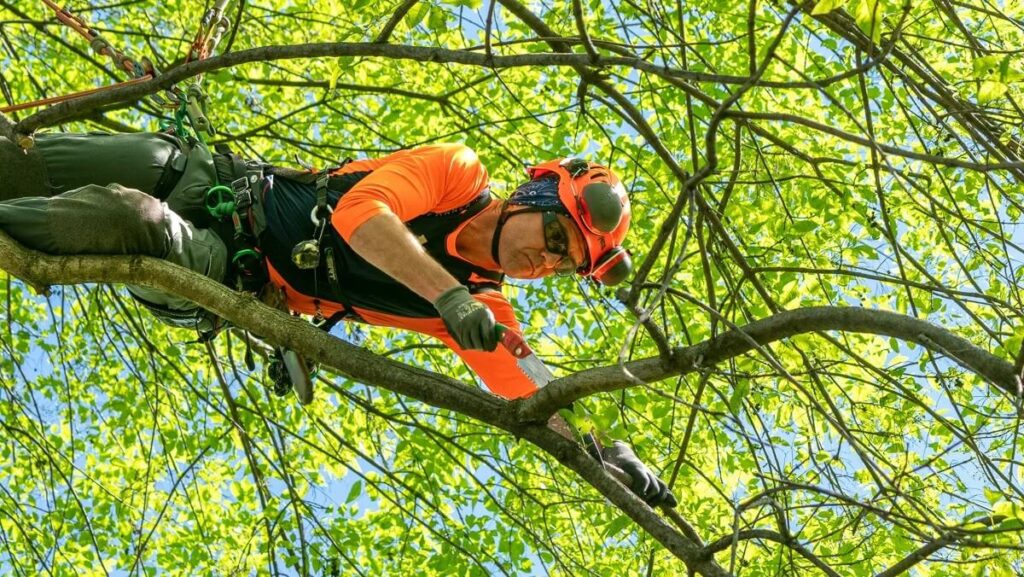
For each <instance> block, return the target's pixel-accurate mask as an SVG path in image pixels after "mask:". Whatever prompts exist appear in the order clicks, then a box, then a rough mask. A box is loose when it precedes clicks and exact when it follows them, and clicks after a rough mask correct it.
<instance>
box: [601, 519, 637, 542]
mask: <svg viewBox="0 0 1024 577" xmlns="http://www.w3.org/2000/svg"><path fill="white" fill-rule="evenodd" d="M632 522H633V520H632V519H630V518H629V516H628V515H619V516H618V517H616V518H615V519H613V520H612V522H611V523H608V526H607V527H606V528H605V530H604V537H605V539H608V538H610V537H612V536H614V535H617V534H618V533H619V532H620V531H622V530H623V529H625V528H626V526H627V525H629V524H630V523H632Z"/></svg>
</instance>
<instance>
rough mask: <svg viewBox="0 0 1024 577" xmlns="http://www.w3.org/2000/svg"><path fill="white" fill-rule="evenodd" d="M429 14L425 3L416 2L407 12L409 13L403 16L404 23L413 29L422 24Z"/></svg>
mask: <svg viewBox="0 0 1024 577" xmlns="http://www.w3.org/2000/svg"><path fill="white" fill-rule="evenodd" d="M428 14H430V4H428V3H426V2H418V3H417V4H416V5H415V6H413V7H412V9H411V10H409V13H408V14H406V15H405V20H404V21H405V23H406V24H407V25H408V26H409V28H415V27H417V26H419V25H420V24H422V23H423V21H424V20H425V19H426V18H427V15H428Z"/></svg>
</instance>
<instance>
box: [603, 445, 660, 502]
mask: <svg viewBox="0 0 1024 577" xmlns="http://www.w3.org/2000/svg"><path fill="white" fill-rule="evenodd" d="M601 458H603V459H604V462H605V463H608V464H610V465H615V466H616V467H618V468H620V469H622V470H623V471H625V472H626V474H627V475H629V478H630V479H632V481H633V482H632V484H631V485H630V487H629V489H630V490H631V491H633V492H634V493H636V494H637V496H638V497H640V498H641V499H643V500H644V501H646V502H647V504H648V505H651V506H652V507H656V506H658V505H665V506H667V507H675V506H676V505H677V504H678V503H677V502H676V498H675V497H674V496H673V495H672V492H671V491H669V490H668V485H666V484H665V482H664V481H662V480H661V479H659V478H658V477H657V476H655V475H654V473H652V472H651V470H650V469H648V468H647V465H644V464H643V463H642V462H640V459H638V458H637V457H636V454H635V453H634V452H633V449H632V447H630V446H629V445H627V444H626V443H623V442H622V441H615V442H614V443H613V444H612V446H611V447H605V448H604V450H603V451H601Z"/></svg>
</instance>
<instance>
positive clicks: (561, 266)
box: [543, 211, 580, 275]
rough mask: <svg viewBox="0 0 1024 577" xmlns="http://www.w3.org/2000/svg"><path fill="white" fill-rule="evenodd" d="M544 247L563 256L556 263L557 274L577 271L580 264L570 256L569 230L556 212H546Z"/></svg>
mask: <svg viewBox="0 0 1024 577" xmlns="http://www.w3.org/2000/svg"><path fill="white" fill-rule="evenodd" d="M543 215H544V248H545V250H546V251H547V252H548V253H550V254H554V255H558V256H560V257H562V258H561V259H559V261H558V264H556V265H555V274H559V275H570V274H573V273H574V272H576V270H577V269H578V268H580V265H578V264H576V263H575V262H573V260H572V257H571V256H569V231H567V230H565V226H563V225H562V221H561V220H559V219H558V215H557V214H556V213H554V212H546V211H545V212H544V213H543Z"/></svg>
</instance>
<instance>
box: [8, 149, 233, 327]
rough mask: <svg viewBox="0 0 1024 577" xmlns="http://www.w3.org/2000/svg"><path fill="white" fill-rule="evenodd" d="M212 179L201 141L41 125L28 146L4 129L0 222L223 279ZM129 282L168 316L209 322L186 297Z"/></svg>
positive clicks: (80, 249) (66, 250) (34, 236)
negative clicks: (209, 194) (212, 216)
mask: <svg viewBox="0 0 1024 577" xmlns="http://www.w3.org/2000/svg"><path fill="white" fill-rule="evenodd" d="M215 183H216V172H215V170H214V164H213V159H212V158H211V156H210V153H209V152H208V150H207V149H206V148H204V147H200V146H196V147H187V146H184V145H183V144H182V143H181V142H179V141H178V140H177V139H175V138H173V137H170V136H168V135H164V134H106V133H96V134H41V135H38V137H37V138H36V146H35V147H34V148H32V149H30V150H29V151H28V152H25V151H22V150H21V149H20V148H19V147H18V146H16V145H15V144H13V143H11V142H10V141H9V140H7V139H5V138H2V137H0V229H3V230H4V232H6V233H7V234H9V235H10V236H11V237H13V238H14V239H16V240H17V241H19V242H20V243H22V244H24V245H25V246H27V247H29V248H33V249H36V250H39V251H42V252H46V253H49V254H55V255H69V254H97V255H99V254H141V255H148V256H155V257H158V258H163V259H166V260H168V261H170V262H173V263H175V264H179V265H182V266H185V267H187V268H189V269H192V270H194V271H198V272H200V273H202V274H204V275H206V276H208V277H210V278H213V279H214V280H217V281H223V280H224V279H225V277H226V276H227V262H228V250H227V248H226V246H225V244H224V242H223V241H222V240H221V238H220V237H219V236H218V235H217V234H215V233H214V232H213V231H211V230H210V229H208V228H204V227H206V226H209V225H210V224H211V223H210V222H209V217H208V214H207V212H206V209H205V207H204V205H203V199H204V195H205V193H206V190H207V189H208V188H209V187H210V186H212V185H213V184H215ZM189 219H191V220H189ZM193 221H195V222H196V223H198V224H200V226H196V224H193ZM128 288H129V291H130V292H131V293H132V294H133V295H134V296H136V298H138V299H139V300H140V301H141V302H143V304H146V305H147V306H149V308H151V309H152V310H153V311H154V312H155V313H156V314H157V316H158V317H160V318H161V319H163V320H165V321H168V322H171V323H173V324H176V325H178V326H189V327H194V328H197V329H200V330H209V328H211V326H210V324H211V323H212V322H213V317H212V316H210V315H209V314H208V313H206V312H205V311H202V310H201V309H199V308H198V307H197V306H196V305H195V304H193V303H191V302H189V301H187V300H184V299H182V298H179V297H176V296H173V295H168V294H164V293H161V292H158V291H154V290H152V289H148V288H145V287H134V286H130V287H128Z"/></svg>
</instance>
